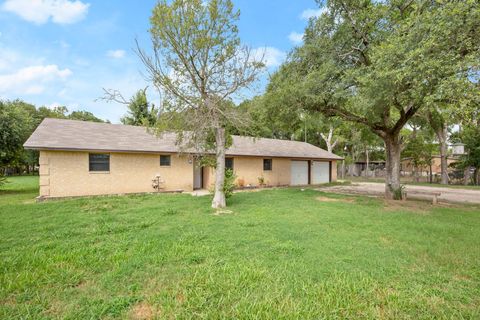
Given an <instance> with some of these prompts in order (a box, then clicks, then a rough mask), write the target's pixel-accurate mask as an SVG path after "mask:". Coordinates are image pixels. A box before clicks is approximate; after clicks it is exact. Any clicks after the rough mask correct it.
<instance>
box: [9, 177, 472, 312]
mask: <svg viewBox="0 0 480 320" xmlns="http://www.w3.org/2000/svg"><path fill="white" fill-rule="evenodd" d="M25 184H27V186H25ZM37 188H38V178H37V177H15V178H14V179H12V182H11V183H9V184H8V192H5V191H3V190H2V191H0V214H1V217H2V223H0V234H1V235H2V244H1V245H2V250H1V257H2V258H1V259H0V268H1V270H2V271H1V283H2V285H0V296H1V297H2V299H4V300H5V303H2V304H0V314H1V315H2V318H3V319H16V318H22V316H23V315H28V318H31V319H44V318H57V319H72V320H73V319H101V318H108V319H129V318H135V317H137V316H138V317H140V316H144V315H146V316H145V317H148V316H150V315H152V317H153V318H155V317H158V318H167V319H170V318H171V319H177V318H178V319H190V318H194V317H195V318H201V319H251V318H252V315H255V318H258V319H378V318H385V319H457V318H458V319H476V318H478V316H477V315H478V303H477V302H478V289H479V288H480V278H479V276H478V266H479V265H480V233H479V232H475V230H479V229H480V215H479V214H478V207H468V206H455V205H449V206H434V207H432V206H431V205H430V204H428V203H426V202H414V201H408V202H406V203H405V204H404V205H398V204H395V205H390V204H389V203H385V202H384V201H382V200H381V199H375V198H369V197H348V196H342V195H332V194H327V193H322V192H318V191H314V190H305V191H303V192H302V191H300V190H299V189H297V188H290V189H278V190H264V191H262V192H242V193H238V194H235V197H234V198H232V199H231V200H230V201H229V205H230V208H229V209H230V210H231V211H233V212H234V214H224V215H221V216H215V215H213V214H212V212H213V211H212V210H211V209H210V208H208V204H209V201H210V200H209V197H192V196H190V195H186V194H183V195H182V194H179V195H160V196H159V195H135V196H134V195H130V196H119V197H117V196H112V197H92V198H86V199H71V200H68V201H51V202H45V203H42V204H38V203H34V201H33V198H34V197H35V196H36V195H37V194H38V193H37V191H38V189H37ZM19 189H20V190H19ZM319 196H320V197H322V198H327V199H331V200H334V201H319V200H318V199H317V198H319ZM352 202H353V203H352ZM402 204H403V203H402ZM168 208H170V209H172V211H170V212H171V213H172V214H169V215H165V214H164V213H165V212H167V209H168ZM173 212H176V213H177V214H173ZM27 221H34V222H35V223H27ZM319 230H320V231H321V232H319ZM33 239H34V240H35V241H33ZM60 266H61V267H60ZM226 293H228V294H226ZM220 299H221V303H219V300H220ZM252 301H254V303H252ZM156 312H157V313H156ZM26 317H27V316H26Z"/></svg>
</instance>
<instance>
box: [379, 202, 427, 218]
mask: <svg viewBox="0 0 480 320" xmlns="http://www.w3.org/2000/svg"><path fill="white" fill-rule="evenodd" d="M432 207H433V206H432V204H430V203H428V202H425V201H411V200H410V201H398V200H387V199H383V208H384V209H385V211H389V212H392V211H408V212H413V213H418V214H425V215H427V214H430V212H431V210H432Z"/></svg>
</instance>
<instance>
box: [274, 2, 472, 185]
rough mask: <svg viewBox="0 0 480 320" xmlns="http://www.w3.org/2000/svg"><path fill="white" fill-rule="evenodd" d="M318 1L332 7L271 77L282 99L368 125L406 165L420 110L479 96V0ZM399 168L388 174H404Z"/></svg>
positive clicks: (276, 95)
mask: <svg viewBox="0 0 480 320" xmlns="http://www.w3.org/2000/svg"><path fill="white" fill-rule="evenodd" d="M317 2H318V4H319V5H320V6H325V9H326V10H325V12H324V13H323V14H322V15H321V16H320V17H319V18H318V19H311V20H310V22H309V25H308V27H307V29H306V31H305V37H304V39H305V41H304V45H303V46H301V47H299V48H297V49H295V50H294V52H293V53H292V54H291V55H290V57H289V60H288V61H287V63H285V64H284V65H283V66H282V67H281V68H280V69H279V71H278V72H277V73H276V74H275V75H274V76H273V77H272V78H271V83H270V84H269V86H268V89H267V93H266V96H267V97H270V99H271V100H272V101H276V102H275V105H277V106H279V107H280V106H285V105H287V106H292V108H297V109H298V108H301V109H307V110H310V111H312V112H320V113H322V114H324V115H326V116H336V117H340V118H341V119H343V120H346V121H350V122H354V123H358V124H360V125H363V126H366V127H368V128H369V130H371V132H373V133H374V134H376V135H378V136H379V137H380V138H382V139H383V140H384V141H385V146H386V148H387V149H388V151H389V152H387V156H388V157H389V159H388V160H389V161H388V163H391V164H394V163H395V164H398V162H399V161H400V158H399V154H400V152H399V150H400V143H401V141H400V138H399V137H400V132H401V130H402V128H403V127H404V126H405V125H406V123H407V122H408V121H409V120H410V119H411V118H412V117H413V116H414V115H415V114H416V113H417V112H419V111H420V110H423V109H426V108H430V107H431V106H432V105H434V104H438V106H439V107H440V108H441V107H442V106H444V105H445V104H446V103H458V101H462V103H463V104H467V103H468V102H471V101H472V99H474V97H475V96H478V88H477V86H476V84H475V81H473V80H472V79H473V78H478V65H479V64H480V50H479V49H480V42H478V39H480V4H479V2H478V1H475V0H467V1H460V2H459V1H422V2H420V1H400V2H399V1H393V0H392V1H373V0H367V1H343V0H329V1H326V2H324V1H317ZM474 75H476V77H475V76H474ZM452 88H454V89H452ZM460 88H461V89H460ZM475 92H477V93H475ZM477 99H478V98H477ZM393 167H394V166H391V167H390V168H388V169H389V170H387V179H388V180H390V181H397V180H398V177H399V174H400V172H399V171H398V170H393ZM396 167H399V166H396ZM393 177H395V179H393Z"/></svg>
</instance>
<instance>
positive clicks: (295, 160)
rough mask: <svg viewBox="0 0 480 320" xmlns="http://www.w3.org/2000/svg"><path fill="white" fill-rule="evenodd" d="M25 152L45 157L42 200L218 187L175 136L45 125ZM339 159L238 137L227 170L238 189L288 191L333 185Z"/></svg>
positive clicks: (302, 146) (54, 122) (297, 145)
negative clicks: (281, 188)
mask: <svg viewBox="0 0 480 320" xmlns="http://www.w3.org/2000/svg"><path fill="white" fill-rule="evenodd" d="M24 147H25V148H27V149H33V150H39V151H40V161H39V163H40V170H39V172H40V197H44V198H48V197H69V196H86V195H107V194H125V193H143V192H155V191H159V190H161V191H192V190H194V189H208V188H211V186H212V185H213V183H214V179H215V178H214V177H215V175H214V171H215V170H214V169H213V168H210V167H201V166H200V165H199V161H198V155H197V154H196V153H195V152H194V151H193V150H187V151H185V150H180V148H179V147H178V145H177V144H176V134H174V133H165V134H162V135H161V136H156V135H154V134H151V133H149V132H148V131H147V130H146V129H145V128H144V127H135V126H125V125H118V124H106V123H94V122H85V121H75V120H63V119H45V120H44V121H43V122H42V123H41V124H40V125H39V126H38V128H37V129H36V130H35V132H34V133H33V134H32V135H31V136H30V138H29V139H28V140H27V141H26V142H25V144H24ZM341 159H342V158H341V157H339V156H336V155H334V154H332V153H329V152H327V151H325V150H323V149H320V148H317V147H315V146H313V145H311V144H308V143H304V142H298V141H286V140H275V139H264V138H257V139H254V138H251V137H241V136H234V137H233V144H232V146H231V147H230V148H229V149H228V150H227V152H226V161H225V163H226V166H227V167H228V168H232V169H233V171H234V172H235V174H236V176H237V183H238V184H241V185H251V186H258V185H259V184H260V182H261V179H263V181H264V183H265V185H269V186H283V185H308V184H321V183H328V182H330V181H335V180H336V178H337V177H336V172H337V170H336V167H337V163H336V161H337V160H341ZM157 185H159V186H160V187H159V188H158V189H156V188H155V186H157Z"/></svg>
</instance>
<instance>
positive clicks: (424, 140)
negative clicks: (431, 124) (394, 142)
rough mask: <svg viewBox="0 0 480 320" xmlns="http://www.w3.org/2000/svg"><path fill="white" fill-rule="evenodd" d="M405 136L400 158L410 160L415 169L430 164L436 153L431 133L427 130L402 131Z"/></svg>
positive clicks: (435, 145)
mask: <svg viewBox="0 0 480 320" xmlns="http://www.w3.org/2000/svg"><path fill="white" fill-rule="evenodd" d="M402 134H403V135H404V136H405V139H404V140H405V141H406V142H405V143H404V149H403V151H402V157H405V158H411V160H412V164H413V165H414V166H415V167H416V168H420V167H426V166H429V165H430V164H431V163H432V156H433V155H434V154H435V153H436V151H437V147H438V146H437V144H435V143H433V137H432V132H431V131H430V130H428V128H425V129H422V130H417V129H416V130H414V131H413V132H412V131H411V130H407V129H404V131H403V132H402Z"/></svg>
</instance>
